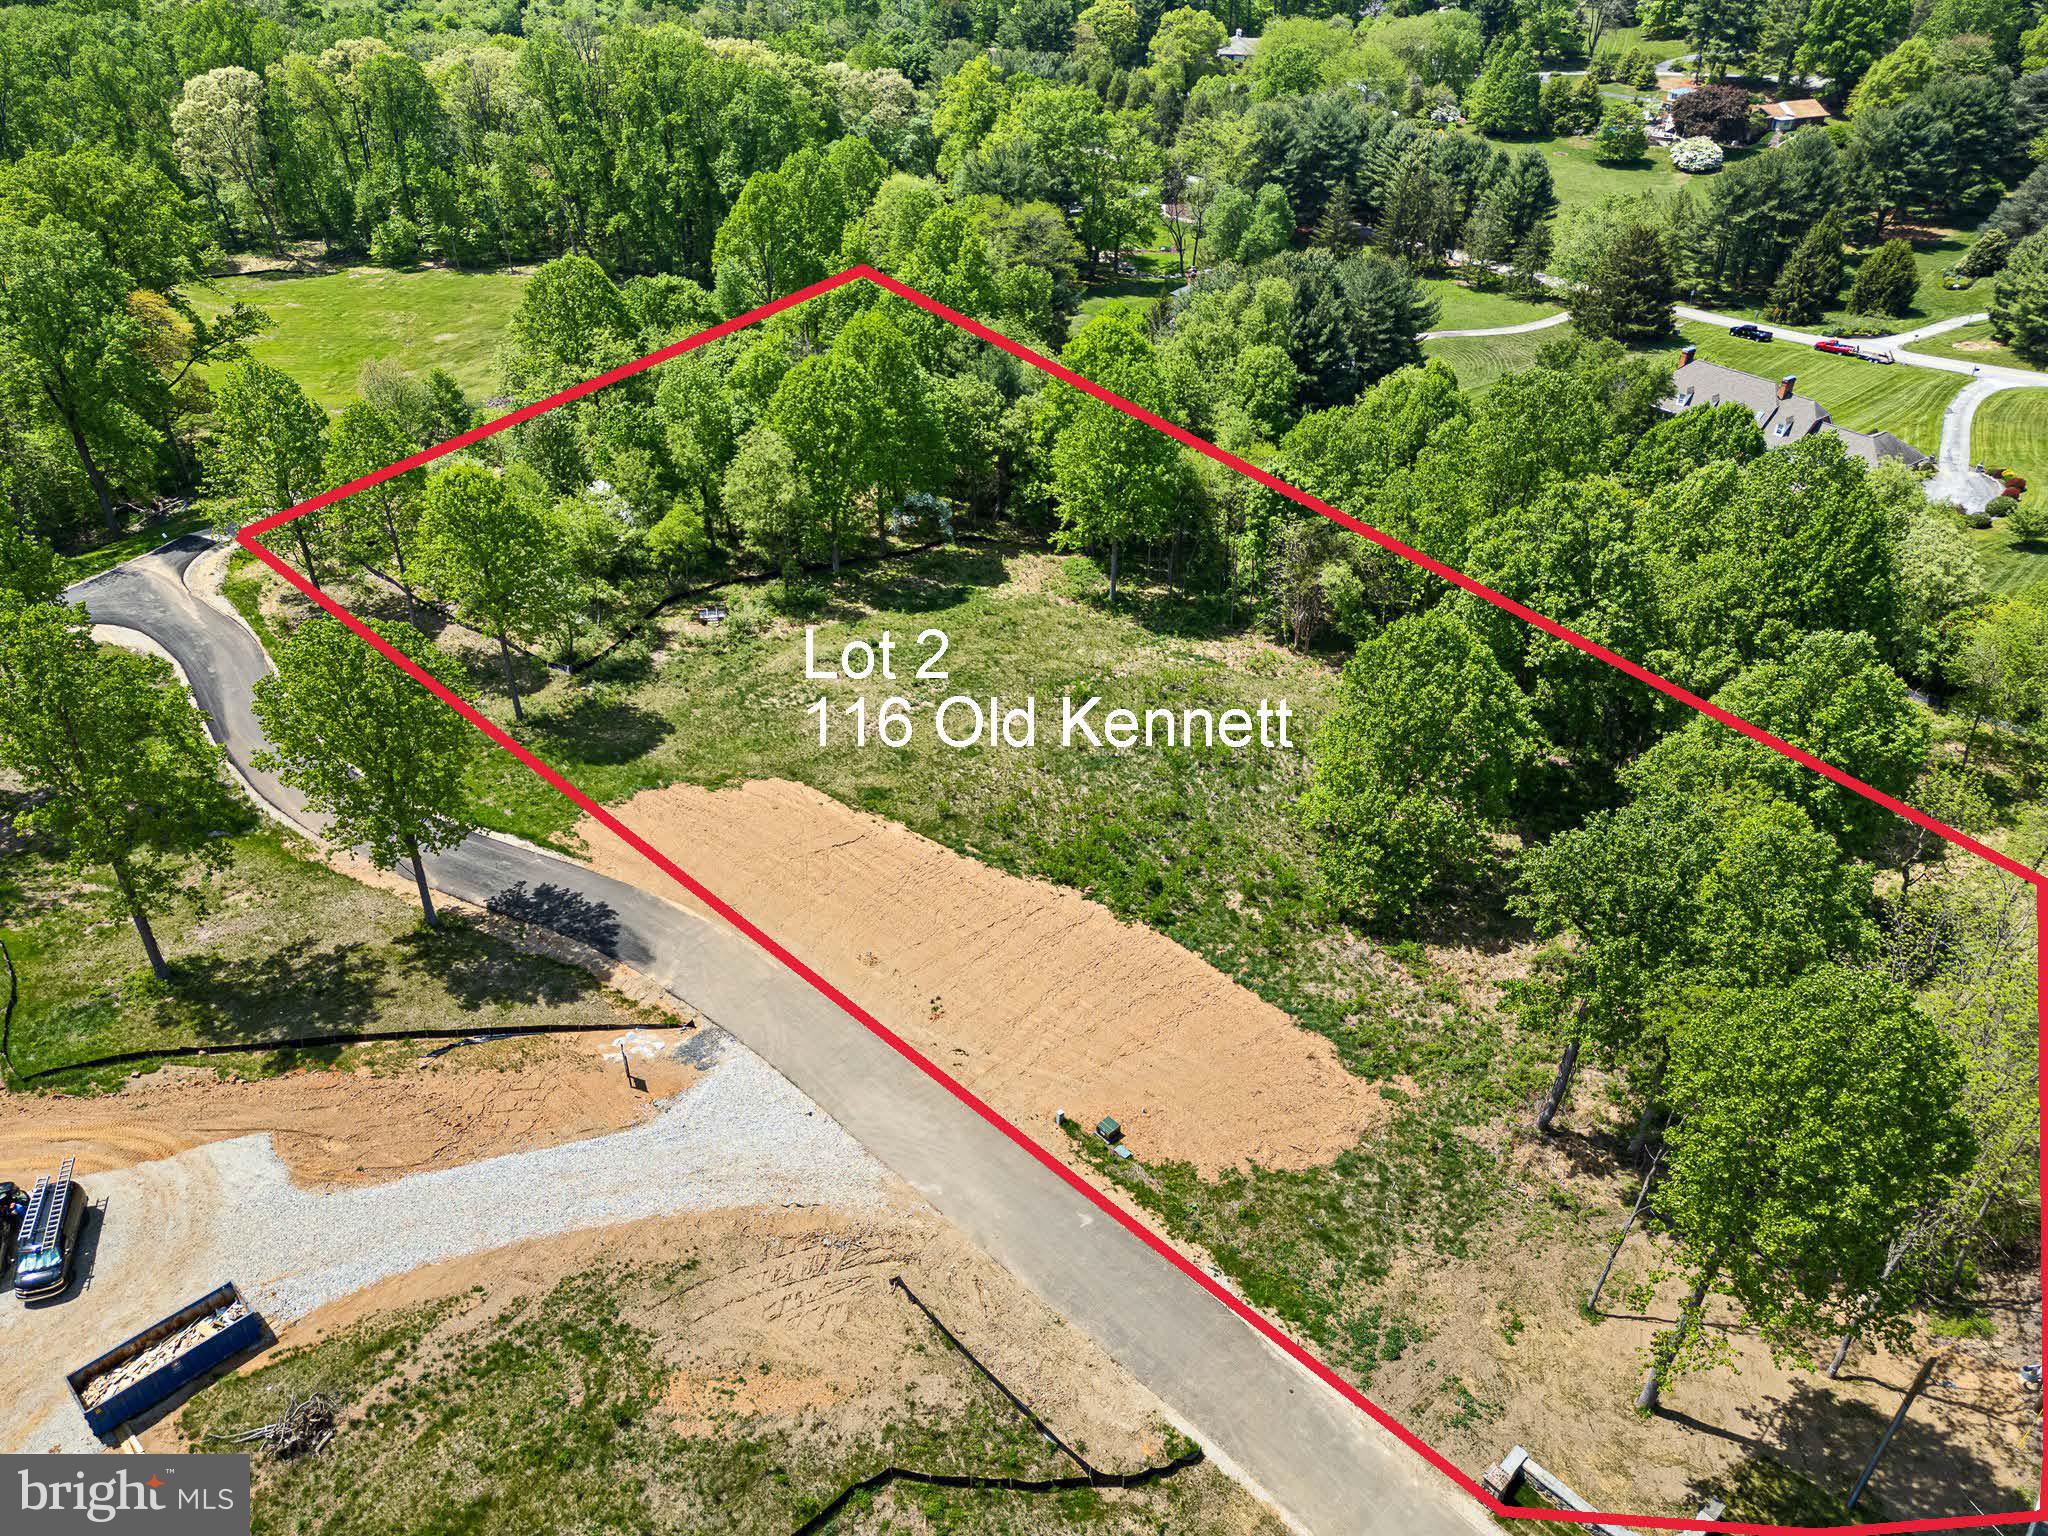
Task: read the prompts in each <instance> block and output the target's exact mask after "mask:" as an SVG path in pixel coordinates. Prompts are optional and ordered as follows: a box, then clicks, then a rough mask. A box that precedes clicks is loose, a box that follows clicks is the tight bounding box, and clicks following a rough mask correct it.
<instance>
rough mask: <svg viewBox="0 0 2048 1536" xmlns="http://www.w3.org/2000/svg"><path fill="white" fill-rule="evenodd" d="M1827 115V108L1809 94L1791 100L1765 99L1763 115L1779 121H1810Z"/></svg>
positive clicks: (1816, 120)
mask: <svg viewBox="0 0 2048 1536" xmlns="http://www.w3.org/2000/svg"><path fill="white" fill-rule="evenodd" d="M1827 115H1828V109H1827V108H1826V107H1824V106H1822V105H1821V104H1820V103H1819V102H1817V101H1815V100H1814V99H1813V98H1812V97H1811V96H1801V97H1799V98H1798V99H1796V100H1793V101H1767V102H1765V103H1764V116H1765V117H1768V118H1770V119H1771V120H1772V121H1774V122H1780V123H1812V122H1818V121H1819V120H1820V119H1822V118H1824V117H1826V116H1827Z"/></svg>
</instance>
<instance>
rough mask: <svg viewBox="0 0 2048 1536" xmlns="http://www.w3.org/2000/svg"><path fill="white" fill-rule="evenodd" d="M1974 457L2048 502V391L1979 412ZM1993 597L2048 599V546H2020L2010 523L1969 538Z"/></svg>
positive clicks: (2001, 399)
mask: <svg viewBox="0 0 2048 1536" xmlns="http://www.w3.org/2000/svg"><path fill="white" fill-rule="evenodd" d="M1971 425H1972V431H1971V442H1970V450H1971V457H1972V458H1973V459H1974V460H1976V462H1978V463H1980V464H1989V465H1992V466H1994V467H1996V468H1998V469H2003V470H2009V471H2011V472H2012V473H2014V474H2017V475H2021V476H2023V477H2024V478H2025V479H2026V481H2027V497H2028V499H2029V500H2032V501H2039V500H2043V499H2048V390H2035V389H2009V390H2004V391H2002V392H2000V393H1998V394H1995V395H1993V396H1992V397H1991V398H1990V399H1988V400H1986V401H1985V402H1984V403H1983V404H1982V405H1980V406H1978V407H1977V415H1976V419H1975V421H1974V422H1973V423H1972V424H1971ZM1966 537H1968V539H1969V540H1970V542H1971V543H1972V544H1973V545H1974V546H1976V550H1977V558H1978V559H1979V560H1980V561H1982V562H1983V565H1984V583H1985V585H1986V586H1987V587H1989V588H1990V589H1991V590H1992V591H1993V592H1998V593H2002V594H2017V593H2020V592H2029V591H2031V592H2034V593H2038V594H2042V595H2048V546H2043V545H2023V544H2018V543H2015V542H2014V540H2013V537H2012V533H2011V531H2010V530H2009V529H2008V527H2007V525H2006V523H2005V521H2004V519H2000V520H1998V521H1997V522H1996V523H1994V524H1993V525H1992V526H1991V528H1989V529H1988V530H1985V531H1982V532H1979V531H1977V530H1975V529H1972V530H1970V531H1969V532H1968V534H1967V535H1966Z"/></svg>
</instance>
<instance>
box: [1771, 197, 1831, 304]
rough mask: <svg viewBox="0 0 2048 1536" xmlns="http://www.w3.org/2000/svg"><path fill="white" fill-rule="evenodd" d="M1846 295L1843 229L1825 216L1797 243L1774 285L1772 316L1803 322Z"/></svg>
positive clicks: (1772, 288) (1772, 287) (1772, 291)
mask: <svg viewBox="0 0 2048 1536" xmlns="http://www.w3.org/2000/svg"><path fill="white" fill-rule="evenodd" d="M1841 296H1842V231H1841V227H1840V226H1839V225H1838V224H1837V223H1836V222H1835V221H1834V220H1833V219H1832V218H1827V219H1822V220H1821V221H1820V223H1818V224H1816V225H1814V226H1813V228H1812V229H1810V230H1808V231H1807V232H1806V238H1805V239H1803V240H1801V241H1800V242H1799V244H1798V245H1797V246H1795V247H1793V250H1792V254H1791V256H1789V257H1788V258H1787V259H1786V261H1785V266H1784V269H1783V270H1782V271H1780V272H1779V273H1778V280H1777V282H1775V283H1773V284H1772V285H1771V318H1772V319H1773V320H1783V321H1788V322H1791V323H1793V324H1800V323H1803V322H1806V321H1812V320H1818V319H1819V318H1820V317H1821V316H1822V315H1824V314H1826V313H1827V312H1828V311H1829V310H1830V309H1833V308H1834V307H1835V303H1836V301H1837V300H1839V299H1840V298H1841Z"/></svg>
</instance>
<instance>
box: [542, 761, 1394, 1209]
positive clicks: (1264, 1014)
mask: <svg viewBox="0 0 2048 1536" xmlns="http://www.w3.org/2000/svg"><path fill="white" fill-rule="evenodd" d="M616 814H617V815H618V816H619V818H620V819H621V820H622V821H623V822H624V823H625V824H626V825H627V826H629V827H631V828H632V829H633V830H634V831H635V832H637V833H639V834H640V835H641V836H642V837H645V838H646V839H647V840H648V841H649V842H650V843H652V844H653V845H654V846H655V847H657V848H659V849H660V850H661V851H662V852H663V853H665V854H667V855H668V856H669V857H671V858H673V859H674V860H675V861H676V862H677V863H678V864H680V865H681V866H682V867H683V868H685V869H687V870H689V871H690V872H691V873H693V874H695V875H697V876H699V877H700V878H702V879H703V880H704V881H705V882H706V884H708V885H709V886H710V887H711V888H712V889H713V890H714V891H716V892H717V893H718V894H719V895H720V896H721V897H722V898H724V899H725V900H726V901H729V902H731V903H732V904H733V905H734V906H735V907H737V908H738V909H739V910H740V911H741V912H744V913H745V914H746V915H747V916H748V917H749V918H751V919H752V920H753V921H754V922H756V923H758V924H760V926H761V927H762V928H763V929H765V930H766V931H767V932H769V933H772V934H774V935H775V936H776V938H777V939H778V940H779V941H780V942H781V943H783V944H784V945H785V946H786V947H788V948H789V949H790V950H792V951H793V952H794V953H796V954H797V955H799V956H801V957H802V958H803V959H804V960H805V961H806V962H807V963H808V964H810V965H811V966H812V967H814V968H815V969H816V970H817V971H818V972H819V973H820V974H822V975H823V976H825V977H826V978H827V979H828V980H830V981H831V982H832V983H833V984H834V985H835V986H837V987H839V988H840V990H842V991H843V992H845V993H846V994H847V995H848V996H849V997H851V998H853V999H854V1001H856V1002H857V1003H859V1004H861V1006H863V1007H864V1008H866V1009H868V1011H869V1012H871V1013H873V1014H874V1015H875V1017H876V1018H878V1019H880V1020H881V1021H882V1023H884V1024H886V1025H887V1026H888V1027H889V1028H890V1029H892V1030H894V1031H896V1032H897V1033H898V1034H900V1035H902V1036H903V1037H904V1038H905V1039H907V1040H909V1041H910V1042H911V1043H912V1044H913V1045H915V1046H916V1047H917V1048H918V1049H919V1050H921V1051H923V1052H925V1053H926V1054H927V1055H928V1056H930V1057H931V1059H932V1060H933V1061H935V1062H937V1063H938V1065H939V1066H941V1067H943V1068H944V1069H945V1070H946V1071H947V1072H949V1073H951V1074H952V1075H953V1076H954V1077H956V1078H958V1079H959V1080H960V1081H961V1082H962V1083H964V1084H965V1085H966V1086H967V1087H968V1088H970V1089H972V1090H973V1091H974V1092H975V1093H976V1094H978V1095H980V1096H981V1097H982V1098H984V1099H986V1100H987V1101H988V1102H989V1103H991V1104H993V1105H994V1106H995V1107H996V1108H997V1109H999V1110H1001V1111H1002V1112H1003V1113H1004V1114H1005V1115H1007V1116H1008V1117H1009V1118H1010V1119H1011V1120H1013V1121H1015V1122H1016V1123H1017V1124H1019V1125H1022V1126H1025V1127H1027V1128H1030V1129H1031V1130H1032V1131H1033V1132H1034V1134H1036V1135H1038V1136H1039V1137H1040V1138H1041V1139H1042V1140H1044V1141H1045V1142H1046V1144H1047V1145H1051V1146H1059V1145H1060V1144H1061V1143H1060V1139H1059V1137H1058V1133H1057V1132H1054V1131H1052V1130H1051V1120H1052V1114H1053V1111H1054V1110H1055V1109H1064V1110H1065V1111H1066V1112H1067V1113H1068V1115H1070V1116H1072V1117H1075V1118H1077V1119H1079V1120H1081V1121H1082V1122H1083V1123H1084V1124H1091V1125H1092V1124H1093V1123H1094V1122H1095V1121H1096V1120H1098V1119H1099V1118H1100V1117H1101V1116H1103V1115H1114V1116H1115V1117H1116V1118H1117V1119H1118V1120H1119V1121H1121V1122H1122V1123H1123V1125H1124V1127H1125V1129H1126V1131H1127V1133H1128V1134H1129V1137H1130V1141H1131V1143H1132V1146H1133V1150H1135V1151H1136V1152H1137V1153H1138V1154H1139V1155H1140V1156H1141V1157H1146V1158H1150V1159H1154V1160H1163V1159H1172V1160H1177V1161H1184V1162H1188V1163H1192V1164H1193V1165H1194V1166H1195V1167H1196V1168H1198V1169H1200V1170H1201V1171H1202V1172H1203V1173H1205V1174H1209V1175H1214V1174H1216V1173H1219V1172H1221V1171H1222V1170H1224V1169H1226V1168H1229V1167H1232V1166H1234V1165H1242V1164H1244V1163H1247V1162H1256V1163H1259V1164H1261V1165H1263V1166H1265V1167H1270V1168H1301V1167H1307V1166H1310V1165H1313V1164H1317V1163H1326V1162H1329V1161H1330V1160H1331V1159H1333V1158H1334V1157H1336V1156H1337V1155H1338V1154H1339V1153H1340V1152H1343V1151H1345V1150H1346V1149H1348V1148H1350V1147H1352V1146H1355V1145H1356V1144H1357V1143H1358V1140H1359V1138H1360V1137H1361V1136H1362V1135H1363V1134H1364V1133H1365V1132H1366V1130H1367V1129H1369V1128H1370V1127H1371V1126H1372V1125H1374V1124H1375V1123H1376V1122H1378V1121H1379V1120H1380V1118H1381V1117H1382V1115H1383V1114H1384V1106H1383V1104H1382V1102H1381V1100H1380V1097H1379V1093H1378V1091H1377V1089H1376V1088H1374V1087H1373V1086H1372V1085H1370V1084H1368V1083H1365V1082H1363V1081H1361V1080H1360V1079H1358V1078H1356V1077H1353V1076H1352V1075H1351V1074H1350V1073H1348V1072H1347V1071H1345V1069H1344V1067H1343V1065H1342V1064H1341V1063H1340V1062H1339V1060H1338V1058H1337V1052H1336V1049H1335V1047H1333V1046H1332V1045H1331V1044H1330V1043H1329V1042H1328V1041H1327V1040H1325V1039H1323V1038H1322V1037H1321V1036H1319V1035H1314V1034H1310V1033H1309V1032H1307V1031H1305V1030H1303V1029H1301V1028H1300V1027H1298V1026H1297V1025H1296V1024H1295V1023H1294V1021H1293V1020H1292V1019H1290V1018H1289V1017H1288V1016H1287V1015H1286V1014H1285V1013H1283V1012H1281V1011H1280V1010H1279V1009H1278V1008H1275V1007H1273V1006H1272V1005H1271V1004H1269V1003H1266V1002H1264V1001H1262V1000H1261V999H1260V998H1258V997H1256V996H1254V995H1253V994H1252V993H1251V992H1249V991H1247V990H1246V989H1245V988H1243V987H1241V986H1239V985H1238V984H1237V983H1236V982H1234V981H1232V980H1231V979H1230V978H1229V977H1227V976H1225V975H1223V974H1222V973H1221V972H1220V971H1218V970H1216V969H1215V968H1214V967H1213V966H1211V965H1209V964H1208V963H1207V962H1206V961H1204V960H1202V959H1200V958H1198V957H1197V956H1195V955H1192V954H1190V953H1188V952H1187V951H1186V950H1184V949H1182V948H1181V947H1180V946H1179V945H1177V944H1175V943H1174V942H1173V941H1172V940H1170V939H1167V938H1165V937H1163V936H1161V935H1159V934H1157V933H1154V932H1152V931H1151V930H1150V929H1147V928H1144V927H1141V926H1138V925H1135V924H1130V923H1125V922H1122V921H1120V920H1119V919H1118V918H1117V917H1116V915H1115V914H1114V913H1112V912H1110V911H1109V909H1108V908H1106V907H1103V906H1101V905H1099V904H1098V903H1096V902H1093V901H1090V900H1088V899H1087V898H1086V897H1084V896H1081V895H1079V894H1078V893H1076V892H1074V891H1070V890H1064V889H1061V888H1059V887H1057V886H1053V885H1048V884H1046V883H1044V882H1042V881H1036V880H1026V879H1021V878H1019V877H1017V876H1015V875H1009V874H1005V873H1003V872H1002V871H1000V870H996V869H991V868H989V867H987V866H986V865H983V864H980V863H977V862H976V861H975V860H973V859H970V858H967V857H965V856H963V855H961V854H958V853H954V852H953V851H951V850H950V849H947V848H942V847H940V846H939V845H938V844H936V843H933V842H931V841H929V840H928V839H925V838H922V837H919V836H918V835H917V834H916V833H914V832H910V831H908V830H906V829H905V828H903V827H900V826H897V825H896V824H895V823H893V822H889V821H884V820H882V819H881V818H879V817H875V816H870V815H866V814H863V813H861V812H859V811H854V810H850V809H848V808H847V807H846V806H843V805H841V804H839V803H838V802H837V801H835V800H832V799H830V798H828V797H827V796H825V795H823V794H820V793H819V792H818V791H816V790H813V789H810V788H808V787H806V786H804V785H801V784H792V783H787V782H783V781H779V780H765V781H759V782H754V783H749V784H744V785H741V786H739V787H737V788H732V789H723V790H716V791H712V790H704V789H697V788H693V787H689V786H676V787H673V788H669V789H663V790H651V791H647V792H644V793H642V794H639V795H636V796H635V797H634V798H633V799H632V800H631V801H629V802H628V803H627V804H626V805H624V806H623V807H621V808H620V809H619V810H618V811H617V813H616ZM577 830H578V834H579V835H580V836H581V837H582V839H583V841H584V844H585V846H586V847H587V848H588V849H589V852H590V861H591V862H592V863H593V864H594V865H595V866H596V867H597V868H599V869H601V870H603V871H604V872H605V873H607V874H609V875H612V876H614V877H616V878H618V879H621V880H626V881H629V882H632V883H633V884H636V885H639V886H641V887H643V888H644V889H646V890H649V891H652V892H655V893H656V894H659V895H661V896H663V897H665V898H667V899H670V900H673V901H676V902H678V903H679V904H682V905H686V906H687V905H692V904H693V903H692V899H691V898H690V897H689V896H688V894H687V893H686V892H684V891H683V890H682V889H681V888H680V887H679V886H677V885H676V884H675V882H673V881H672V880H670V879H669V878H668V877H667V876H666V875H664V874H662V873H661V872H660V871H659V870H657V869H655V868H654V867H653V866H652V865H650V864H649V863H648V862H647V861H646V860H645V859H643V858H642V857H641V856H640V855H639V854H637V853H635V852H634V851H633V850H632V849H631V848H630V847H628V846H627V845H626V844H625V843H624V842H623V841H621V840H620V839H619V838H618V837H616V836H615V835H613V834H612V833H610V832H608V831H606V830H605V829H604V827H602V826H601V825H599V824H598V823H597V822H596V821H594V820H591V819H589V818H586V819H585V820H584V821H583V822H582V823H581V824H580V825H579V827H578V829H577Z"/></svg>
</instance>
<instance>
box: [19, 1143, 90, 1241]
mask: <svg viewBox="0 0 2048 1536" xmlns="http://www.w3.org/2000/svg"><path fill="white" fill-rule="evenodd" d="M76 1161H77V1159H76V1158H70V1157H67V1158H65V1159H64V1162H63V1165H62V1166H61V1167H59V1168H58V1170H57V1177H56V1179H55V1180H51V1179H49V1178H48V1177H44V1178H40V1179H37V1180H36V1187H35V1191H34V1192H33V1193H32V1194H31V1195H30V1196H29V1197H28V1212H27V1214H26V1215H24V1216H23V1217H22V1220H21V1226H22V1230H23V1231H24V1232H28V1233H30V1234H31V1236H30V1238H29V1240H28V1241H27V1242H26V1243H24V1244H23V1245H22V1246H23V1247H25V1248H27V1249H28V1250H30V1251H31V1252H34V1253H43V1252H46V1251H48V1250H50V1249H52V1248H55V1247H56V1246H57V1244H58V1240H59V1239H60V1238H61V1237H62V1236H63V1233H64V1208H65V1207H66V1206H68V1205H69V1204H70V1203H71V1165H72V1164H73V1163H74V1162H76Z"/></svg>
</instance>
